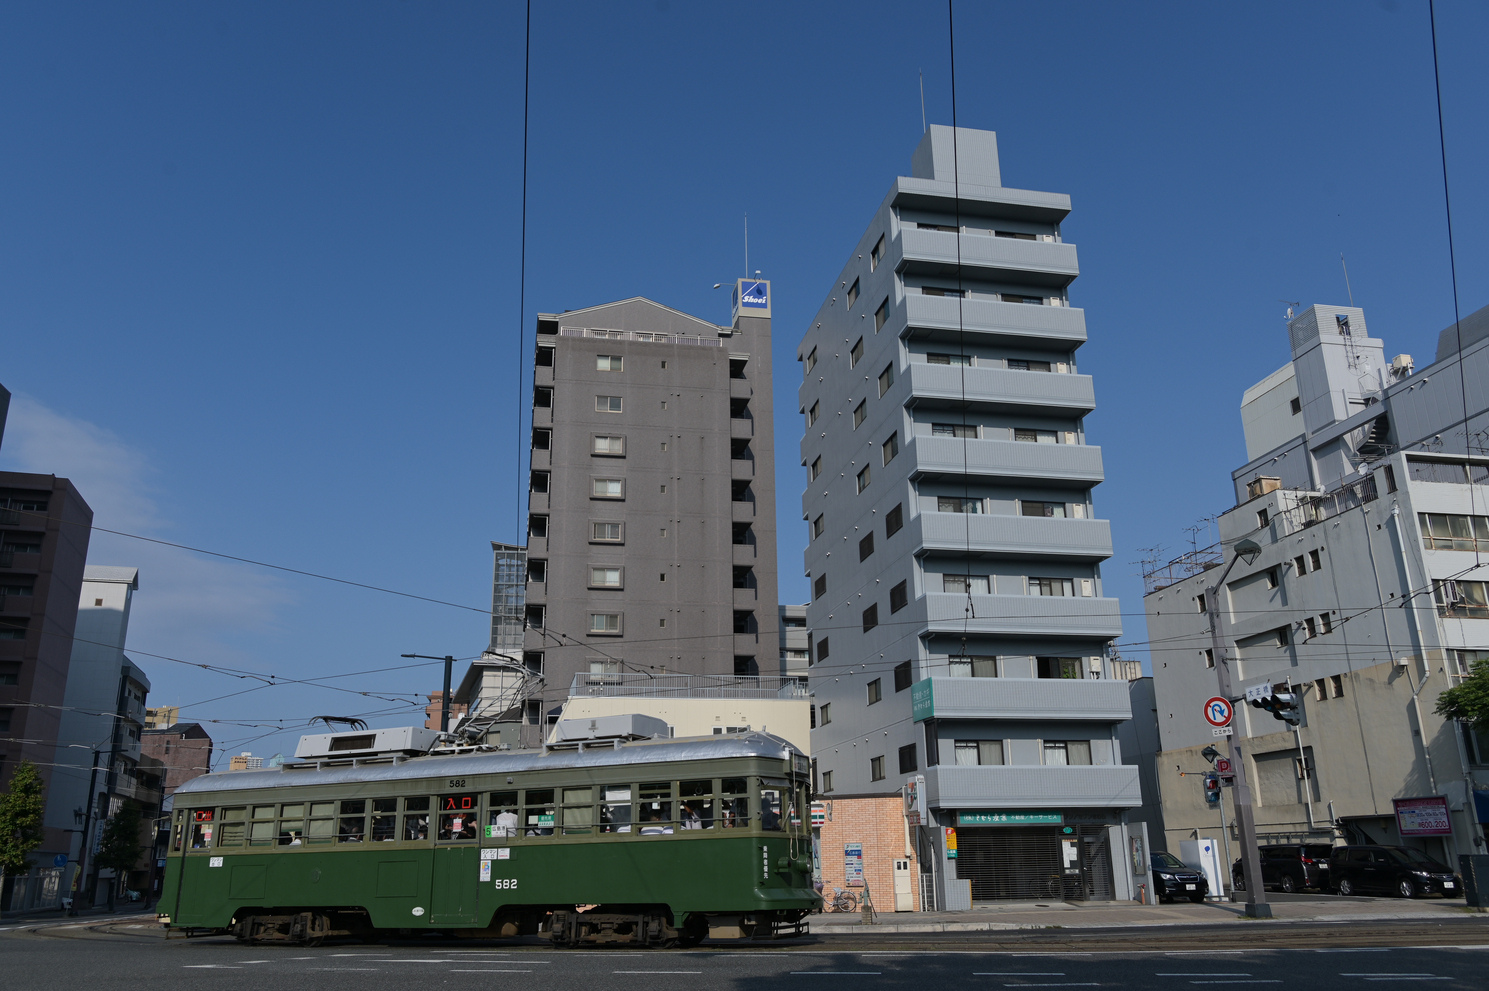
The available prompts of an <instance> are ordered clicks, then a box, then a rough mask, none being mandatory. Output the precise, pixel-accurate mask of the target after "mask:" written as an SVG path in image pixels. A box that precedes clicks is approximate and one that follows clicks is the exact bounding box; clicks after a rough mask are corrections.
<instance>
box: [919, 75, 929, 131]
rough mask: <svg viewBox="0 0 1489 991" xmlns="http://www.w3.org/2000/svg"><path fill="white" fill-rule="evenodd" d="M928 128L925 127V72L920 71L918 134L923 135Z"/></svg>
mask: <svg viewBox="0 0 1489 991" xmlns="http://www.w3.org/2000/svg"><path fill="white" fill-rule="evenodd" d="M927 130H929V128H927V127H926V126H925V70H924V69H921V70H920V133H921V134H924V133H925V132H926V131H927Z"/></svg>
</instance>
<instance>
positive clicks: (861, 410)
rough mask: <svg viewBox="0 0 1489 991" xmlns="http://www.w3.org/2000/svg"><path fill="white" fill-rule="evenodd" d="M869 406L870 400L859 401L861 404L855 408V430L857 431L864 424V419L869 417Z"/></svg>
mask: <svg viewBox="0 0 1489 991" xmlns="http://www.w3.org/2000/svg"><path fill="white" fill-rule="evenodd" d="M867 406H868V400H867V399H864V400H860V401H859V404H858V405H857V406H855V407H854V408H853V429H854V430H857V429H858V427H859V425H860V424H861V423H863V419H864V417H866V416H868V408H867Z"/></svg>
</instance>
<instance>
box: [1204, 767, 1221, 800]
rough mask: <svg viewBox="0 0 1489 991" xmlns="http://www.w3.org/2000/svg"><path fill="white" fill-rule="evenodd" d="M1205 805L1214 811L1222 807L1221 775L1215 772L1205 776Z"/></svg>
mask: <svg viewBox="0 0 1489 991" xmlns="http://www.w3.org/2000/svg"><path fill="white" fill-rule="evenodd" d="M1205 805H1207V806H1209V807H1210V808H1212V809H1213V808H1218V807H1219V805H1220V775H1218V774H1216V773H1215V772H1214V771H1209V772H1207V773H1206V774H1205Z"/></svg>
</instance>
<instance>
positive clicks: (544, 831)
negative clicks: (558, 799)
mask: <svg viewBox="0 0 1489 991" xmlns="http://www.w3.org/2000/svg"><path fill="white" fill-rule="evenodd" d="M553 809H554V806H553V789H552V788H542V789H534V790H530V791H526V792H523V803H522V827H523V835H525V836H552V835H553Z"/></svg>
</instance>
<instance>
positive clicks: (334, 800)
mask: <svg viewBox="0 0 1489 991" xmlns="http://www.w3.org/2000/svg"><path fill="white" fill-rule="evenodd" d="M809 780H810V777H809V764H808V761H807V758H806V757H805V756H804V755H803V754H801V753H800V752H798V751H797V750H795V748H793V747H792V746H791V745H790V744H789V743H787V742H786V741H784V740H782V739H780V738H778V737H775V736H771V735H768V734H765V733H753V734H747V735H739V736H728V737H717V736H713V737H696V738H688V739H675V740H673V739H655V740H640V741H634V742H617V743H615V744H614V745H613V746H604V747H596V746H589V747H583V746H581V747H580V748H578V749H552V748H549V749H544V750H541V751H539V750H533V751H509V752H490V751H487V752H476V753H464V754H448V755H447V754H430V755H423V756H412V757H406V756H379V757H373V758H358V759H340V760H320V761H314V762H302V763H296V764H286V765H284V766H283V767H280V768H274V769H265V770H259V771H233V772H229V773H225V774H224V773H219V774H208V775H203V776H202V777H199V778H196V779H194V780H192V781H189V782H187V783H186V784H185V785H183V786H182V787H181V788H179V789H178V790H177V791H176V793H175V810H174V820H173V823H172V832H171V839H170V846H169V850H168V853H167V860H166V872H165V883H164V887H163V889H162V890H163V894H162V897H161V900H160V909H159V911H160V912H161V921H162V922H164V923H165V924H166V925H167V927H168V928H169V929H170V930H171V931H174V932H179V933H183V934H185V935H205V934H209V933H211V934H224V933H230V934H232V935H234V936H236V937H238V938H239V939H242V940H247V941H255V942H257V941H264V940H278V941H289V942H297V943H304V944H311V945H314V944H318V943H319V942H321V941H322V940H324V939H325V938H326V937H328V936H353V937H361V938H365V939H372V938H376V937H377V936H378V935H379V934H380V933H381V934H387V933H400V934H414V933H422V932H443V933H449V934H455V935H465V936H475V937H483V938H486V937H512V936H526V935H534V934H539V933H546V934H548V935H549V936H550V938H551V939H552V940H553V942H554V943H555V944H556V945H561V946H573V945H578V944H580V943H594V942H606V943H632V944H639V945H645V946H662V947H667V946H677V945H683V946H687V945H694V944H696V943H698V942H700V941H701V940H703V939H704V938H705V937H708V936H712V937H715V938H725V937H733V938H766V937H779V936H793V935H802V934H804V933H805V932H806V925H805V923H804V922H803V921H802V920H803V918H804V916H806V914H807V913H808V912H810V911H812V910H814V909H817V908H819V907H820V905H821V897H820V896H819V895H818V894H817V892H816V891H815V890H814V889H813V887H812V877H811V869H812V863H811V860H812V855H811V831H810V823H809V817H807V816H805V815H804V810H806V809H808V808H809V805H808V800H809V798H810V795H809V794H808V789H809V785H808V782H809Z"/></svg>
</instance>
